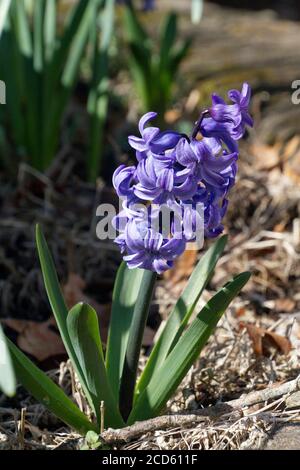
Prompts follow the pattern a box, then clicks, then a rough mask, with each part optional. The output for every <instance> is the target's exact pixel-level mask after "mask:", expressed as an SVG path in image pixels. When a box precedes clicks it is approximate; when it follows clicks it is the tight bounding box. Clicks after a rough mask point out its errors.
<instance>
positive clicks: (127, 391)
mask: <svg viewBox="0 0 300 470" xmlns="http://www.w3.org/2000/svg"><path fill="white" fill-rule="evenodd" d="M156 277H157V274H156V273H154V272H152V271H148V270H145V271H144V274H143V279H142V283H141V287H140V291H139V295H138V298H137V301H136V304H135V307H134V312H133V317H132V323H131V327H130V332H129V338H128V344H127V350H126V355H125V361H124V367H123V373H122V378H121V385H120V411H121V414H122V416H123V419H124V420H125V421H126V420H127V418H128V416H129V414H130V412H131V408H132V403H133V394H134V388H135V383H136V376H137V368H138V362H139V357H140V351H141V346H142V340H143V335H144V330H145V326H146V322H147V317H148V312H149V307H150V302H151V299H152V295H153V290H154V286H155V281H156Z"/></svg>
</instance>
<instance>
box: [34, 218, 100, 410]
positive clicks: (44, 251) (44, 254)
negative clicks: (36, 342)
mask: <svg viewBox="0 0 300 470" xmlns="http://www.w3.org/2000/svg"><path fill="white" fill-rule="evenodd" d="M36 244H37V249H38V254H39V258H40V263H41V268H42V273H43V278H44V284H45V288H46V292H47V295H48V299H49V302H50V305H51V308H52V312H53V315H54V317H55V320H56V323H57V326H58V329H59V332H60V335H61V338H62V340H63V343H64V345H65V348H66V350H67V353H68V355H69V358H70V359H71V361H72V364H73V366H74V369H75V371H76V373H77V375H78V378H79V380H80V383H81V385H82V387H83V390H84V392H85V395H86V397H87V399H88V401H89V404H90V405H91V407H92V409H93V410H94V412H95V414H97V410H96V409H94V402H93V400H92V397H91V394H90V392H89V389H88V386H87V383H86V380H85V377H84V374H83V371H82V369H81V366H80V364H79V361H78V359H77V355H76V354H75V351H74V348H73V345H72V342H71V339H70V336H69V332H68V328H67V316H68V310H67V307H66V304H65V301H64V298H63V295H62V292H61V288H60V285H59V282H58V278H57V274H56V270H55V266H54V262H53V259H52V256H51V254H50V251H49V248H48V246H47V242H46V240H45V237H44V235H43V233H42V230H41V228H40V226H39V225H37V226H36Z"/></svg>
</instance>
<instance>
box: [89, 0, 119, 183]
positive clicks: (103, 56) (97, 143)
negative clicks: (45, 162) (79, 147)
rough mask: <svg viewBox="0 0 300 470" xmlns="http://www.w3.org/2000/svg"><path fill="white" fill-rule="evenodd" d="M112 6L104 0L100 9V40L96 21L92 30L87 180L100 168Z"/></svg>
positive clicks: (113, 4)
mask: <svg viewBox="0 0 300 470" xmlns="http://www.w3.org/2000/svg"><path fill="white" fill-rule="evenodd" d="M114 10H115V0H107V1H106V3H105V6H104V9H103V12H102V13H101V40H99V33H98V29H97V23H96V22H95V24H94V31H93V33H94V34H93V39H92V41H93V47H94V57H93V68H92V71H93V76H92V83H91V89H90V93H89V98H88V113H89V116H90V145H89V155H88V176H89V180H90V181H91V182H95V181H96V178H97V176H98V174H99V170H100V169H101V168H100V166H101V157H102V153H103V149H102V147H103V145H102V143H103V129H104V125H105V121H106V117H107V108H108V98H109V48H110V44H111V39H112V36H113V32H114Z"/></svg>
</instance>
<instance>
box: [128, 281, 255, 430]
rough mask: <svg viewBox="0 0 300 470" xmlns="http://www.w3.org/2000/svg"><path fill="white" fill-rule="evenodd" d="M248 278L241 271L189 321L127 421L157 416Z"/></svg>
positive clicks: (131, 421) (130, 422)
mask: <svg viewBox="0 0 300 470" xmlns="http://www.w3.org/2000/svg"><path fill="white" fill-rule="evenodd" d="M249 278H250V273H247V272H246V273H242V274H240V275H238V276H236V277H235V278H234V279H233V280H232V281H231V282H229V283H227V284H225V286H224V287H223V288H222V289H221V290H220V291H219V292H218V293H217V294H215V295H214V297H212V299H211V300H210V301H209V302H208V303H207V304H206V305H205V307H204V308H203V309H202V310H201V311H200V313H199V314H198V315H197V317H196V318H195V320H194V321H193V322H192V323H191V325H190V326H189V328H188V329H187V330H186V332H185V333H184V335H183V336H182V337H181V338H180V340H179V341H178V343H177V344H176V346H175V348H174V349H173V350H172V352H171V353H170V354H169V356H168V357H167V359H166V360H165V362H164V364H163V365H162V366H161V368H160V370H159V371H158V372H157V373H156V374H155V375H154V376H153V377H152V380H151V381H150V382H149V384H148V386H147V388H146V389H145V390H144V391H143V392H142V394H141V396H140V397H139V399H138V400H137V402H136V404H135V406H134V408H133V411H132V413H131V415H130V417H129V420H128V424H132V423H134V422H135V421H136V420H139V421H140V420H143V419H149V418H152V417H153V416H157V415H158V414H159V413H160V411H161V410H162V408H163V407H164V406H165V404H166V402H167V400H168V399H169V398H170V397H171V395H172V394H173V392H174V391H175V390H176V388H177V386H178V385H179V384H180V382H181V381H182V379H183V378H184V376H185V374H186V373H187V372H188V370H189V369H190V367H191V366H192V364H193V362H194V361H195V360H196V358H197V357H198V356H199V354H200V352H201V350H202V348H203V346H204V345H205V343H206V341H207V339H208V338H209V336H210V335H211V333H212V332H213V330H214V328H215V326H216V324H217V323H218V321H219V319H220V318H221V316H222V315H223V313H224V312H225V310H226V308H227V307H228V305H229V304H230V302H231V301H232V300H233V299H234V297H235V296H236V295H237V294H238V292H239V291H240V290H241V289H242V288H243V286H244V285H245V284H246V282H247V281H248V280H249Z"/></svg>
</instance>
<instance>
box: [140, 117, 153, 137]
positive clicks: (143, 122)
mask: <svg viewBox="0 0 300 470" xmlns="http://www.w3.org/2000/svg"><path fill="white" fill-rule="evenodd" d="M156 116H157V113H155V112H153V111H150V112H149V113H146V114H144V116H142V117H141V119H140V121H139V131H140V134H141V135H143V132H144V128H145V125H146V124H147V123H148V122H149V121H151V120H152V119H155V118H156Z"/></svg>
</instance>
